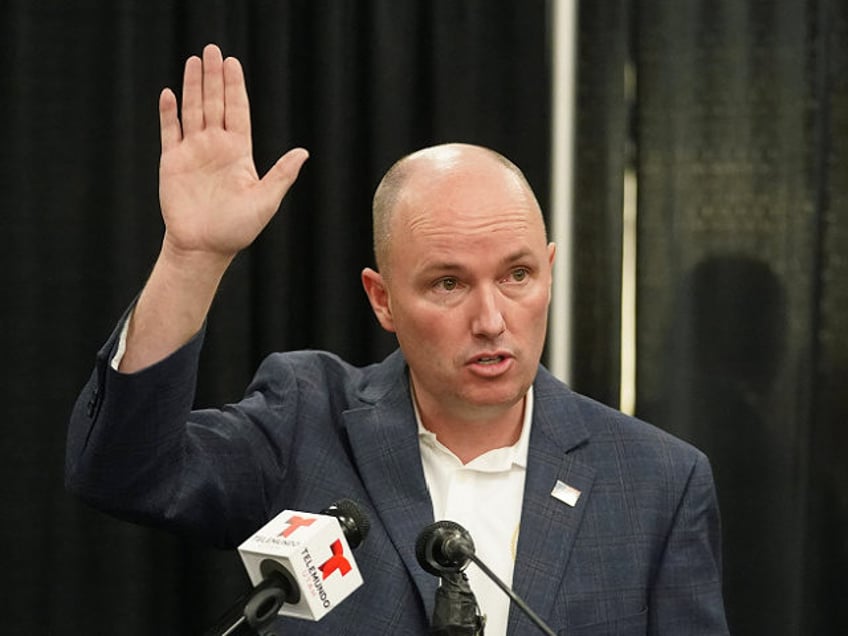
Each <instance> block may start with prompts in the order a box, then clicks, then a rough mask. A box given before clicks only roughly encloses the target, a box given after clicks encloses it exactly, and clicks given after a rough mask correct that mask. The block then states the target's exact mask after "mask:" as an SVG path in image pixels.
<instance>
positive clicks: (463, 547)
mask: <svg viewBox="0 0 848 636" xmlns="http://www.w3.org/2000/svg"><path fill="white" fill-rule="evenodd" d="M471 554H474V542H473V541H472V540H471V535H470V534H469V533H468V530H466V529H465V528H463V527H462V526H461V525H459V524H458V523H456V522H455V521H448V520H443V521H437V522H436V523H433V524H431V525H429V526H427V527H426V528H424V529H423V530H422V531H421V532H420V534H419V535H418V539H417V540H416V541H415V557H416V558H417V559H418V563H419V565H420V566H421V567H422V568H424V570H425V571H427V572H429V573H430V574H432V575H433V576H443V575H444V574H446V573H456V572H459V571H460V570H462V569H463V568H464V567H465V566H466V565H467V564H468V557H469V555H471Z"/></svg>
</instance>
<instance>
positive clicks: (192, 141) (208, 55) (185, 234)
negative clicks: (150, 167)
mask: <svg viewBox="0 0 848 636" xmlns="http://www.w3.org/2000/svg"><path fill="white" fill-rule="evenodd" d="M159 113H160V125H161V135H162V157H161V161H160V166H159V184H160V185H159V197H160V202H161V206H162V215H163V218H164V220H165V226H166V234H165V240H166V241H167V242H169V243H170V247H171V248H174V249H177V250H179V251H182V252H205V253H214V254H219V255H222V256H232V255H234V254H235V253H236V252H238V251H239V250H241V249H243V248H245V247H247V246H248V245H250V243H252V242H253V240H254V239H255V238H256V236H257V235H258V234H259V233H260V232H261V231H262V229H263V228H264V227H265V226H266V225H267V223H268V221H270V219H271V217H273V215H274V213H275V212H276V211H277V209H278V208H279V206H280V202H281V201H282V198H283V196H285V194H286V192H287V191H288V189H289V187H290V186H291V185H292V183H293V182H294V180H295V179H296V178H297V174H298V171H299V170H300V167H301V165H302V164H303V162H304V161H305V160H306V158H307V153H306V151H305V150H303V149H300V148H298V149H294V150H291V151H289V152H288V153H286V154H285V155H284V156H283V157H281V158H280V159H279V160H278V161H277V163H276V164H275V165H274V166H273V167H272V168H271V169H270V170H269V171H268V173H267V174H266V175H265V176H264V177H263V178H262V179H260V178H259V176H258V174H257V172H256V167H255V165H254V162H253V153H252V144H251V137H250V112H249V104H248V99H247V91H246V89H245V83H244V74H243V72H242V69H241V65H240V64H239V62H238V60H236V59H235V58H227V59H226V60H224V59H222V56H221V51H220V49H218V47H217V46H214V45H208V46H207V47H206V48H205V49H204V51H203V60H202V61H201V59H200V58H198V57H192V58H189V60H188V61H187V62H186V66H185V76H184V80H183V96H182V113H181V115H182V123H181V122H180V118H179V116H178V113H177V100H176V97H175V96H174V93H173V92H172V91H170V90H168V89H166V90H164V91H163V92H162V95H161V97H160V101H159Z"/></svg>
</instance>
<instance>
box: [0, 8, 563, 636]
mask: <svg viewBox="0 0 848 636" xmlns="http://www.w3.org/2000/svg"><path fill="white" fill-rule="evenodd" d="M546 12H547V5H546V3H545V2H543V1H541V0H539V1H532V2H521V3H513V2H492V1H491V0H477V1H455V0H444V1H436V2H431V1H429V0H428V1H421V2H412V1H403V2H398V1H396V0H382V1H378V0H325V1H313V0H303V1H298V2H295V1H282V0H280V1H270V0H269V1H267V2H259V1H257V2H242V1H235V0H234V1H223V0H219V1H211V0H198V1H196V2H188V1H187V2H180V1H156V0H153V1H151V0H100V1H95V0H87V1H86V0H55V1H52V2H48V1H44V0H41V1H39V0H7V1H6V2H4V3H2V5H0V56H2V57H1V58H0V122H2V125H3V129H4V132H3V141H2V143H0V179H1V181H0V197H2V199H0V200H2V205H1V206H0V207H2V215H0V218H2V221H0V223H2V240H3V249H2V250H0V254H1V255H2V256H0V259H2V260H0V272H2V274H1V275H2V277H3V279H2V282H3V285H2V289H3V291H4V299H3V302H2V312H0V321H2V322H1V323H0V338H2V351H3V353H4V354H5V359H6V364H5V365H4V368H5V373H4V376H3V381H2V383H0V403H2V404H4V405H5V418H4V421H5V424H4V430H3V436H2V439H3V442H2V444H3V452H2V461H0V484H2V493H3V495H2V497H3V506H2V510H3V517H2V522H1V523H0V528H1V529H0V544H2V546H3V554H4V556H3V558H2V560H0V563H2V569H3V575H4V578H5V580H6V588H7V589H11V590H12V597H11V601H10V602H8V603H7V605H8V607H7V609H6V610H5V611H4V612H3V617H2V618H0V632H2V633H36V632H37V633H42V634H107V633H109V634H113V633H121V634H139V635H141V634H144V635H149V634H199V633H201V632H202V631H203V629H204V628H206V627H208V626H209V625H211V624H212V623H213V622H214V620H215V618H216V617H217V616H218V615H219V614H220V613H221V612H222V611H224V609H226V607H227V606H228V605H229V604H230V602H231V601H232V600H234V599H235V598H236V597H237V596H238V595H239V594H241V593H242V592H243V591H245V589H246V586H247V578H246V575H245V574H244V573H243V570H242V567H241V564H240V562H239V560H238V557H237V555H236V554H235V553H234V552H216V551H212V550H210V549H208V548H206V547H204V546H200V545H195V544H193V543H192V542H190V541H189V540H187V539H185V538H182V537H174V536H170V535H165V534H164V533H160V532H157V531H153V530H149V529H146V528H140V527H136V526H133V525H130V524H125V523H121V522H117V521H114V520H112V519H110V518H108V517H106V516H105V515H102V514H100V513H98V512H95V511H92V510H90V509H88V508H86V507H85V506H83V505H81V504H80V503H79V502H77V501H75V500H73V499H72V498H71V497H69V496H68V495H67V494H66V493H65V492H64V489H63V483H62V482H63V474H62V473H63V454H64V438H65V429H66V421H67V416H68V414H69V410H70V408H71V405H72V404H73V401H74V398H75V394H76V393H77V391H78V390H79V389H80V387H81V385H82V383H83V382H84V381H85V379H86V377H87V375H88V373H89V370H90V367H91V365H92V363H93V359H94V358H93V356H94V353H95V351H96V349H97V348H98V347H99V345H100V343H101V342H102V341H103V339H104V338H105V337H106V336H107V335H108V333H109V331H110V330H111V329H112V326H113V324H114V322H115V321H116V320H117V318H118V317H119V316H120V314H121V312H122V311H123V309H124V307H125V306H126V305H127V304H128V303H129V302H130V301H131V300H132V298H133V297H134V295H135V294H136V293H137V291H138V290H139V289H140V287H141V285H142V284H143V282H144V279H145V277H146V275H147V273H148V271H149V268H150V267H151V265H152V263H153V261H154V259H155V256H156V253H157V251H158V247H159V242H160V240H161V235H162V229H163V228H162V223H161V218H160V216H159V211H158V201H157V162H158V153H159V139H158V114H157V100H158V95H159V91H160V90H161V89H162V87H164V86H171V87H173V88H175V89H179V87H180V81H181V74H182V65H183V62H184V60H185V58H186V57H187V56H188V55H190V54H197V53H199V52H200V51H201V49H202V47H203V45H204V44H206V43H207V42H217V43H218V44H220V45H221V47H222V48H223V50H224V53H225V54H228V55H235V56H237V57H239V58H240V59H241V61H242V63H243V65H244V67H245V71H246V76H247V81H248V90H249V92H250V95H251V98H252V106H253V108H252V114H253V124H254V138H255V142H254V146H255V154H256V159H257V163H258V167H259V170H260V172H264V171H265V170H266V169H267V168H268V167H269V166H270V165H271V164H272V163H273V161H274V160H275V159H276V158H277V157H278V156H279V155H280V154H282V153H283V152H284V151H285V150H287V149H288V148H289V147H292V146H294V145H302V146H305V147H307V148H308V149H309V150H310V152H311V159H310V160H309V162H308V164H307V165H306V167H305V168H304V170H303V173H302V176H301V178H300V180H299V181H298V183H297V185H296V186H295V188H294V190H293V192H292V193H291V196H290V197H289V198H288V199H287V200H286V202H285V203H284V204H283V209H282V211H281V213H280V214H279V215H278V216H277V218H275V219H274V220H273V221H272V223H271V225H270V226H269V227H268V228H267V230H266V231H265V232H264V234H263V235H262V236H261V237H260V239H259V240H258V241H257V243H256V244H255V245H254V246H253V247H252V248H251V249H250V250H248V251H246V252H245V253H243V254H242V255H240V257H239V258H238V259H237V261H236V263H235V264H234V266H233V268H232V270H231V271H230V272H229V273H228V275H227V276H226V278H225V280H224V282H223V287H222V289H221V291H220V294H219V296H218V298H217V299H216V302H215V304H214V307H213V310H212V314H211V316H210V320H209V333H208V338H207V344H206V348H205V351H204V356H203V362H202V364H203V369H202V373H201V384H200V386H199V389H198V391H199V392H198V405H200V406H203V405H211V404H216V405H217V404H222V403H224V402H225V401H228V400H233V399H237V398H239V397H240V395H241V391H242V390H243V388H244V387H245V385H246V383H247V382H248V380H249V378H250V376H251V374H252V373H253V371H254V369H255V368H256V366H257V364H258V362H259V361H260V359H261V358H262V357H264V356H265V355H266V354H268V353H270V352H271V351H274V350H284V349H296V348H305V347H316V348H323V349H329V350H332V351H335V352H337V353H339V354H341V355H342V356H344V357H345V358H347V359H349V360H351V361H353V362H357V363H366V362H372V361H375V360H378V359H380V358H382V357H383V356H384V355H385V354H386V353H388V352H389V351H390V350H391V349H392V348H394V343H393V341H392V339H391V338H390V337H389V336H388V335H386V334H384V333H383V332H382V331H381V330H380V328H379V326H378V324H377V322H376V320H375V319H374V318H373V316H372V315H371V312H370V308H369V307H368V305H367V302H366V300H365V296H364V293H363V292H362V290H361V288H360V284H359V272H360V270H361V269H362V267H364V266H367V265H370V264H371V263H372V257H371V229H370V199H371V195H372V193H373V190H374V187H375V186H376V184H377V182H378V180H379V178H380V176H381V175H382V173H383V172H384V171H385V169H386V168H388V166H389V165H390V164H391V163H392V162H393V161H394V160H396V159H398V158H400V157H401V156H402V155H404V154H406V153H408V152H411V151H413V150H416V149H418V148H420V147H422V146H425V145H430V144H434V143H439V142H444V141H466V142H473V143H480V144H484V145H487V146H491V147H493V148H496V149H498V150H500V151H501V152H503V153H504V154H506V155H507V156H509V157H510V158H512V159H513V160H514V161H515V162H516V163H517V164H519V165H520V166H522V168H523V169H524V170H525V172H526V174H527V177H528V179H529V180H530V182H531V183H532V184H533V186H534V187H535V189H536V190H537V192H538V193H539V195H540V197H541V198H542V199H543V201H544V200H545V198H546V193H547V191H548V174H547V170H548V145H549V142H548V134H549V132H548V131H549V127H550V126H549V121H548V119H549V118H548V112H549V105H548V102H549V80H548V77H549V72H548V68H547V64H548V61H547V52H546V51H547V31H546V29H547V18H546ZM7 599H8V597H7Z"/></svg>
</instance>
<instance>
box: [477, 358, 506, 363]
mask: <svg viewBox="0 0 848 636" xmlns="http://www.w3.org/2000/svg"><path fill="white" fill-rule="evenodd" d="M503 359H504V358H503V356H485V357H481V358H477V364H497V363H498V362H501V361H502V360H503Z"/></svg>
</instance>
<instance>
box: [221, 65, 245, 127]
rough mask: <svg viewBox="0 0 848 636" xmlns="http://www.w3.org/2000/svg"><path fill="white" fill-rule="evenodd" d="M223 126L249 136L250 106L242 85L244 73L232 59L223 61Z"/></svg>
mask: <svg viewBox="0 0 848 636" xmlns="http://www.w3.org/2000/svg"><path fill="white" fill-rule="evenodd" d="M224 126H225V127H226V128H227V130H230V131H232V132H235V133H239V134H242V135H246V136H248V137H249V136H250V104H249V103H248V99H247V88H246V86H245V84H244V71H243V70H242V68H241V63H240V62H239V61H238V60H237V59H236V58H234V57H228V58H227V59H226V60H224Z"/></svg>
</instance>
